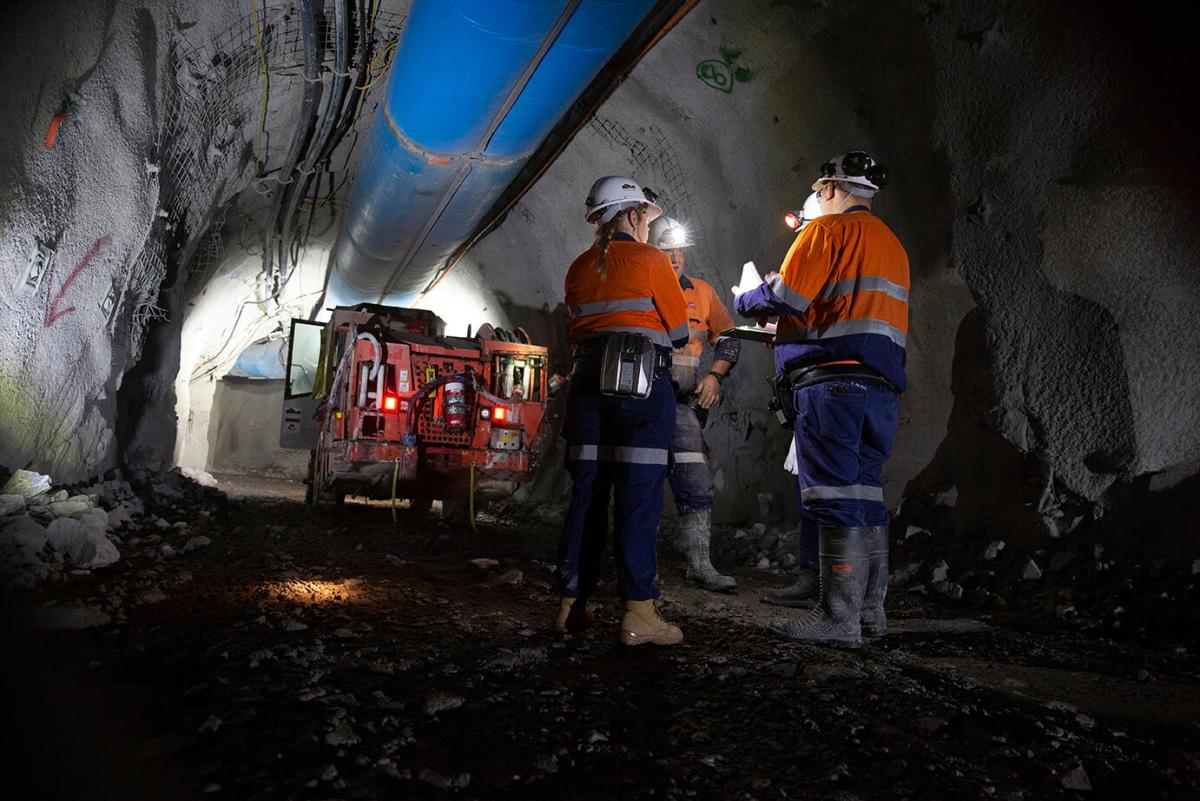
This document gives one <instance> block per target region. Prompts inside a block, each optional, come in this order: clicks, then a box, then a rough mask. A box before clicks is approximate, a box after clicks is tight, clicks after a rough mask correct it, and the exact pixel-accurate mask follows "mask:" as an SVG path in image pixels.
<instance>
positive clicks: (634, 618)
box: [621, 601, 683, 645]
mask: <svg viewBox="0 0 1200 801" xmlns="http://www.w3.org/2000/svg"><path fill="white" fill-rule="evenodd" d="M621 642H623V643H625V644H626V645H645V644H646V643H653V644H654V645H679V644H680V643H681V642H683V632H682V631H681V630H680V629H679V626H673V625H671V624H670V623H668V622H667V621H665V620H663V619H662V615H660V614H659V613H658V610H657V609H656V608H655V607H654V601H626V602H625V616H624V617H622V618H621Z"/></svg>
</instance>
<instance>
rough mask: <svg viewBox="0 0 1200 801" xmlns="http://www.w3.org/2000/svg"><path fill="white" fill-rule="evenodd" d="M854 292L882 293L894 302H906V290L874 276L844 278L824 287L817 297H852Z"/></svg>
mask: <svg viewBox="0 0 1200 801" xmlns="http://www.w3.org/2000/svg"><path fill="white" fill-rule="evenodd" d="M855 292H882V293H883V294H885V295H889V296H891V297H893V298H895V299H896V300H903V301H905V302H908V290H907V289H905V288H904V287H902V286H900V285H899V284H897V283H895V282H894V281H889V280H888V279H886V278H880V277H879V276H876V275H862V276H859V277H858V278H846V279H844V280H842V281H834V282H833V283H832V284H828V285H826V287H825V288H824V289H822V290H821V294H819V295H817V297H818V298H819V299H821V300H828V299H829V298H836V297H838V296H840V295H853V294H854V293H855Z"/></svg>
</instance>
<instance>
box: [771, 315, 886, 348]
mask: <svg viewBox="0 0 1200 801" xmlns="http://www.w3.org/2000/svg"><path fill="white" fill-rule="evenodd" d="M852 334H880V335H882V336H885V337H887V338H888V339H890V340H892V341H893V342H895V343H896V344H897V345H899V346H900V347H902V348H903V347H904V346H905V344H906V343H907V342H908V334H906V333H904V332H903V331H901V330H900V329H899V328H896V326H894V325H891V324H890V323H885V322H884V321H883V320H842V321H841V322H839V323H831V324H829V325H826V326H823V327H821V328H788V329H785V330H783V331H780V332H779V334H778V335H777V336H776V337H775V342H776V344H780V345H785V344H787V343H789V342H804V341H805V340H810V339H833V338H834V337H845V336H850V335H852Z"/></svg>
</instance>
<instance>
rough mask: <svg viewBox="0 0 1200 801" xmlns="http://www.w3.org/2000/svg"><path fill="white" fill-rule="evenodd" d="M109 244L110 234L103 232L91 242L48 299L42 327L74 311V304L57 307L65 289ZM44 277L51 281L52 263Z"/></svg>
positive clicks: (64, 293)
mask: <svg viewBox="0 0 1200 801" xmlns="http://www.w3.org/2000/svg"><path fill="white" fill-rule="evenodd" d="M110 244H112V234H105V235H104V236H102V237H100V238H99V239H97V240H96V241H95V242H93V243H92V246H91V248H89V249H88V252H87V253H86V254H84V257H83V258H82V259H80V261H79V264H77V265H75V269H74V270H72V271H71V274H70V275H68V276H67V280H66V281H63V285H62V286H61V287H59V290H58V293H57V294H56V295H55V296H54V300H52V301H50V305H49V306H47V307H46V311H45V314H44V315H43V316H42V327H43V328H49V327H50V326H52V325H54V324H55V323H56V322H58V321H59V319H60V318H62V317H66V316H67V315H68V314H70V313H71V312H73V311H75V307H74V306H68V307H67V308H65V309H59V308H58V305H59V304H60V303H62V299H63V296H64V295H66V294H67V290H68V289H70V288H71V284H73V283H75V279H76V278H78V277H79V275H80V273H82V272H83V271H84V270H86V269H87V267H88V265H89V264H91V263H92V259H94V258H96V256H97V255H98V254H99V253H100V251H101V250H103V249H104V248H106V247H108V246H109V245H110ZM56 261H57V260H56ZM46 278H47V283H51V282H52V281H53V278H54V263H51V264H50V269H49V271H48V274H47V276H46Z"/></svg>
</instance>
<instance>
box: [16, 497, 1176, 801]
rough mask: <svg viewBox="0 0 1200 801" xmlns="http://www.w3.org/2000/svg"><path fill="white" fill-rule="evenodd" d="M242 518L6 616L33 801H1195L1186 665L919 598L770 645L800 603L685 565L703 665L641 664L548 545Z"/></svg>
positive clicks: (173, 531)
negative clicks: (882, 625) (708, 585)
mask: <svg viewBox="0 0 1200 801" xmlns="http://www.w3.org/2000/svg"><path fill="white" fill-rule="evenodd" d="M223 489H226V490H227V491H228V492H229V497H228V499H227V498H226V497H225V496H222V495H220V494H218V493H215V492H195V493H191V494H185V495H183V496H182V497H177V498H164V499H159V500H158V501H155V500H153V499H151V500H150V501H148V509H147V514H148V515H149V514H150V513H151V511H153V513H154V514H155V515H157V516H158V517H161V518H163V519H165V520H166V521H167V522H168V523H171V524H172V525H171V526H163V525H161V524H159V525H150V524H135V525H134V528H133V529H132V530H129V531H126V533H125V535H124V537H123V540H122V541H121V543H120V544H121V553H122V558H121V561H120V562H119V563H117V564H116V565H113V566H112V567H110V568H106V569H104V570H100V571H95V572H94V573H87V574H80V575H70V574H68V575H67V577H66V578H65V579H64V580H62V581H57V582H52V583H50V584H46V585H43V586H42V587H41V588H39V589H37V590H35V591H32V592H26V593H23V594H20V595H12V596H10V597H9V600H10V601H11V602H12V605H13V608H12V610H11V611H12V614H9V615H7V616H6V618H5V620H6V622H7V623H8V626H9V631H8V632H7V633H6V634H7V636H6V638H5V639H6V641H7V642H9V643H10V644H11V645H12V647H11V648H10V649H7V650H8V653H9V656H8V657H7V658H6V660H5V661H6V665H7V668H8V670H9V673H10V675H9V677H8V678H7V679H6V681H5V684H4V686H5V691H6V693H7V694H8V696H9V697H8V699H7V700H6V707H7V709H8V710H9V714H8V715H6V718H7V722H6V725H5V726H4V727H3V728H4V730H5V734H6V737H7V738H8V739H9V740H10V742H9V743H7V744H6V747H5V753H6V754H8V755H9V757H10V758H11V759H12V760H13V764H14V765H15V766H16V768H17V769H16V770H10V771H9V777H10V782H9V786H10V787H12V788H15V790H16V794H15V795H10V796H9V797H16V798H85V797H86V798H89V799H97V798H110V797H111V798H123V799H131V798H148V799H149V798H153V799H168V798H169V799H188V798H214V799H219V798H230V799H284V798H304V799H307V798H312V799H337V798H346V799H351V798H353V799H360V798H361V799H366V798H406V799H407V798H437V797H448V796H451V795H453V796H455V797H461V798H481V799H483V798H547V799H551V798H553V799H559V798H650V797H653V798H664V797H665V798H713V799H733V798H755V799H770V798H818V799H824V798H830V799H842V800H843V801H846V800H848V799H896V798H921V799H929V798H956V799H957V798H999V799H1047V798H1075V797H1087V798H1109V797H1111V798H1134V797H1136V798H1139V799H1183V798H1195V797H1198V796H1200V789H1198V785H1200V725H1198V724H1197V721H1198V720H1200V690H1198V685H1200V660H1197V659H1196V657H1195V656H1193V655H1192V654H1190V653H1188V652H1187V651H1186V650H1185V649H1184V648H1182V647H1178V646H1175V647H1172V646H1170V645H1160V646H1154V645H1148V644H1145V643H1142V644H1133V643H1119V642H1114V641H1112V640H1107V639H1104V638H1102V637H1101V636H1099V635H1098V634H1096V633H1087V632H1082V631H1079V630H1076V629H1068V628H1064V627H1061V626H1044V627H1037V628H1035V627H1030V626H1029V625H1025V624H1021V623H1020V622H1019V621H1017V620H1013V619H1008V618H1005V619H1004V622H999V621H998V620H996V619H982V618H977V617H962V614H963V613H962V612H958V613H956V614H957V615H958V616H957V617H946V612H945V611H944V610H945V607H944V606H938V605H936V604H934V603H933V602H932V601H931V600H929V599H927V598H925V597H923V596H920V595H917V594H914V593H908V592H906V591H904V590H900V591H896V592H894V593H893V597H892V598H891V599H889V605H890V607H891V611H892V614H893V623H894V626H893V631H892V633H890V634H889V635H888V636H887V637H885V638H883V639H882V640H879V641H877V642H875V643H873V644H871V645H870V646H869V647H867V648H865V649H863V650H862V651H859V652H841V651H830V650H824V649H818V648H811V647H804V646H799V645H795V644H793V643H789V642H786V641H782V640H779V639H776V638H774V637H772V636H771V635H770V634H769V632H766V631H765V630H764V628H763V625H762V624H763V623H764V622H765V621H767V620H768V619H769V618H770V617H772V616H775V615H776V614H778V610H775V609H773V608H771V607H767V606H764V605H763V604H761V603H759V602H758V599H757V594H756V592H755V590H756V589H757V588H759V587H761V586H763V585H764V584H782V583H784V582H785V581H786V576H785V575H784V574H783V573H779V572H778V571H776V572H775V573H772V572H771V571H762V570H756V569H753V568H750V567H746V568H735V569H734V573H735V574H736V575H737V577H738V579H739V581H740V582H741V585H742V589H741V590H740V591H739V592H738V593H737V594H736V595H729V596H716V595H711V594H706V593H702V592H699V591H696V590H693V589H690V588H687V587H685V586H684V585H683V565H682V563H681V561H680V559H679V558H678V557H676V556H674V555H670V554H665V553H664V557H663V562H662V566H661V570H660V573H661V578H662V584H663V587H664V591H665V601H666V602H665V603H664V610H665V613H666V615H667V616H668V617H669V618H670V619H672V620H673V621H675V622H678V623H679V624H680V625H682V627H683V629H684V633H685V635H686V638H687V639H686V643H685V645H683V646H682V647H679V648H675V649H662V650H658V649H649V648H647V649H627V648H624V647H623V646H621V645H619V644H618V643H617V642H616V640H615V636H614V635H615V627H616V625H617V622H618V620H619V608H618V605H617V603H616V602H615V601H614V600H613V599H612V597H611V592H612V584H611V581H609V582H608V583H607V584H606V585H605V587H604V588H603V589H602V593H608V594H606V595H604V597H602V598H601V599H600V600H601V601H602V604H601V606H600V609H599V611H598V615H597V622H598V626H597V627H596V629H595V630H594V632H593V633H591V634H590V635H588V636H584V637H581V638H577V639H563V638H561V637H557V636H554V635H552V634H551V633H550V632H549V631H548V630H547V625H548V623H549V619H550V613H551V611H552V610H553V608H554V606H555V605H556V596H555V594H554V591H553V588H552V580H551V579H552V575H551V564H550V563H551V559H552V556H553V553H554V543H555V539H556V535H557V532H556V530H555V528H554V526H553V525H549V524H545V523H541V522H536V523H534V522H528V520H529V519H531V518H533V517H536V515H530V514H516V513H514V512H511V511H510V512H508V513H505V514H499V513H494V514H491V515H489V514H486V513H485V514H483V515H482V516H481V523H480V526H479V533H477V534H476V533H473V532H471V530H470V529H469V528H468V527H467V526H466V525H465V524H464V522H463V521H461V520H454V519H452V517H453V516H450V517H449V518H447V517H443V516H441V515H439V514H436V513H430V514H423V513H418V512H413V511H409V510H401V512H400V519H399V524H398V525H397V526H394V525H393V523H392V520H391V515H390V512H389V510H388V509H387V507H386V505H380V504H371V505H368V504H350V505H348V506H347V508H346V509H345V510H343V511H342V512H341V513H338V514H315V513H313V512H311V511H309V510H308V509H306V508H305V507H304V506H303V505H302V504H301V503H300V501H299V490H298V489H297V488H296V487H295V486H292V485H286V484H283V483H282V482H272V481H271V480H268V479H254V480H238V481H237V482H235V484H234V485H232V486H229V485H227V486H225V487H223ZM177 522H183V523H186V527H175V526H174V525H173V524H174V523H177ZM139 525H140V526H141V527H140V528H139V527H138V526H139ZM197 537H199V538H206V539H207V540H208V542H207V544H205V543H203V542H202V541H198V540H197V539H196V538H197ZM189 541H190V542H192V543H193V545H192V546H190V547H188V548H186V549H185V547H184V546H185V545H186V544H187V543H188V542H189ZM197 542H199V543H200V544H196V543H197ZM164 546H168V547H164ZM663 550H664V552H665V551H666V549H665V548H664V549H663ZM717 551H718V552H720V549H717ZM939 610H942V611H939Z"/></svg>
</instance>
